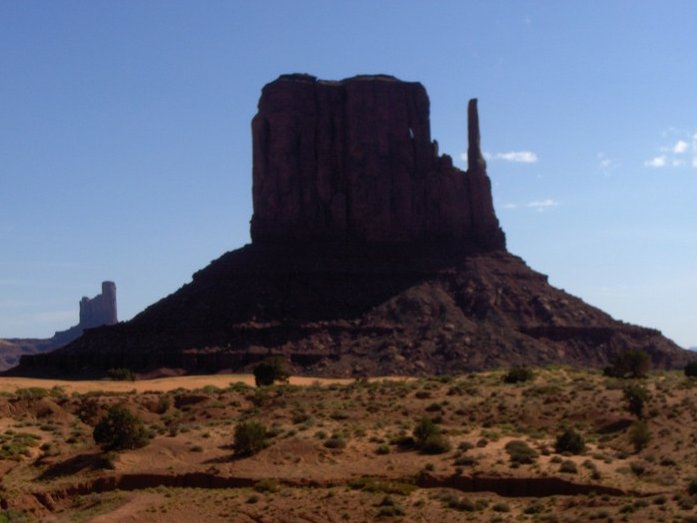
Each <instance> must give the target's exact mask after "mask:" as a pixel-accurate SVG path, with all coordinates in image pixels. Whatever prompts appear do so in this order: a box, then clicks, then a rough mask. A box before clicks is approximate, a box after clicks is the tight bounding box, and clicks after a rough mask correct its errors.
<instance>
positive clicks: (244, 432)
mask: <svg viewBox="0 0 697 523" xmlns="http://www.w3.org/2000/svg"><path fill="white" fill-rule="evenodd" d="M234 437H235V442H234V444H233V447H234V449H235V455H237V456H240V457H243V456H251V455H253V454H256V453H257V452H259V451H260V450H263V449H264V448H265V447H266V445H267V441H266V427H264V425H262V424H261V423H258V422H256V421H248V422H244V423H240V424H239V425H237V427H235V436H234Z"/></svg>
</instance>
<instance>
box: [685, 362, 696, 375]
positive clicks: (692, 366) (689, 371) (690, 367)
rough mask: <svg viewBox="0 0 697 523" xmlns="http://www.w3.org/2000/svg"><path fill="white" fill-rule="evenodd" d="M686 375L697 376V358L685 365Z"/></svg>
mask: <svg viewBox="0 0 697 523" xmlns="http://www.w3.org/2000/svg"><path fill="white" fill-rule="evenodd" d="M685 376H687V377H688V378H697V360H695V361H691V362H690V363H688V364H687V365H685Z"/></svg>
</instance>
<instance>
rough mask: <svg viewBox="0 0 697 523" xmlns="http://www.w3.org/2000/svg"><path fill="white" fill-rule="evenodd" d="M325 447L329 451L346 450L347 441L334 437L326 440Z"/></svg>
mask: <svg viewBox="0 0 697 523" xmlns="http://www.w3.org/2000/svg"><path fill="white" fill-rule="evenodd" d="M324 446H325V447H327V448H328V449H344V448H346V440H345V439H344V438H342V437H339V436H332V437H331V438H329V439H327V440H325V442H324Z"/></svg>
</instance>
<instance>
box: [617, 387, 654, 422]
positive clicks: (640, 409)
mask: <svg viewBox="0 0 697 523" xmlns="http://www.w3.org/2000/svg"><path fill="white" fill-rule="evenodd" d="M623 392H624V399H625V401H626V402H627V410H629V412H630V413H632V414H633V415H634V416H636V417H637V418H638V419H642V418H643V417H644V404H645V403H646V401H647V400H648V399H649V391H648V390H646V389H645V388H644V387H642V386H640V385H629V386H628V387H625V388H624V391H623Z"/></svg>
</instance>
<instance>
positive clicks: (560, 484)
mask: <svg viewBox="0 0 697 523" xmlns="http://www.w3.org/2000/svg"><path fill="white" fill-rule="evenodd" d="M369 478H370V479H371V480H375V481H385V482H404V483H411V484H414V485H415V486H416V487H418V488H425V489H430V488H452V489H457V490H460V491H462V492H492V493H495V494H498V495H499V496H505V497H547V496H574V495H586V494H590V493H591V492H594V493H596V494H601V495H609V496H627V495H636V493H632V492H627V491H624V490H622V489H619V488H615V487H608V486H604V485H593V484H584V483H574V482H572V481H568V480H565V479H562V478H557V477H537V478H536V477H529V478H526V477H498V476H435V475H428V474H422V475H419V476H418V477H417V478H412V477H409V478H385V477H381V476H370V477H369ZM258 481H259V478H245V477H228V476H218V475H215V474H209V473H206V472H192V473H188V474H174V475H170V474H115V475H113V476H103V477H99V478H96V479H93V480H89V481H83V482H80V483H75V484H73V485H69V486H66V487H62V488H57V489H52V490H48V489H47V490H44V491H37V492H34V496H35V497H36V499H37V500H38V501H39V502H40V503H41V504H42V505H43V506H44V507H46V508H48V509H49V510H52V509H53V508H54V507H55V506H56V503H57V502H59V501H61V500H65V499H70V498H72V497H75V496H80V495H85V494H91V493H101V492H109V491H112V490H116V489H119V490H126V491H133V490H141V489H147V488H153V487H178V488H201V489H224V488H249V487H253V486H254V485H255V484H256V483H257V482H258ZM275 481H276V482H277V483H278V484H280V485H283V486H286V487H295V488H303V487H310V488H331V487H340V486H347V484H348V482H347V480H343V479H328V480H313V479H289V478H285V479H284V478H279V479H276V480H275Z"/></svg>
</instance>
